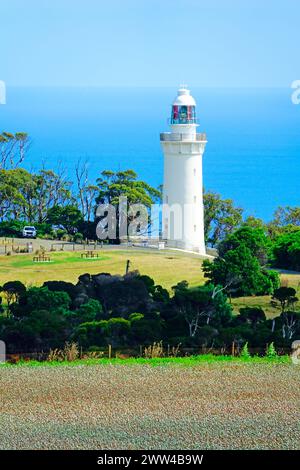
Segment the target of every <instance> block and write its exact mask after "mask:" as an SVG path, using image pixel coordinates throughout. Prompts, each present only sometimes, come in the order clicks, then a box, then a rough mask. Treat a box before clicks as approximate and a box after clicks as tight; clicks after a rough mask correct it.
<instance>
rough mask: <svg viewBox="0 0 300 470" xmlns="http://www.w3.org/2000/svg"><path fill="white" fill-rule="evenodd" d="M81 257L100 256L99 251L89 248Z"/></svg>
mask: <svg viewBox="0 0 300 470" xmlns="http://www.w3.org/2000/svg"><path fill="white" fill-rule="evenodd" d="M81 258H99V253H97V252H96V251H94V250H88V251H85V252H84V253H81Z"/></svg>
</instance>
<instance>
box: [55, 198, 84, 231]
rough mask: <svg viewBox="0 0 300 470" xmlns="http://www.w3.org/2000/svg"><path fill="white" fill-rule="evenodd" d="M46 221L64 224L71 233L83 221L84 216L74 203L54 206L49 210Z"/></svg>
mask: <svg viewBox="0 0 300 470" xmlns="http://www.w3.org/2000/svg"><path fill="white" fill-rule="evenodd" d="M46 221H47V223H48V224H51V225H63V226H64V227H65V228H66V229H67V231H68V232H69V233H71V232H72V231H74V229H76V227H78V226H79V225H80V224H81V223H82V222H83V217H82V214H81V212H80V210H79V209H78V208H77V207H75V206H73V205H67V206H54V207H51V208H50V209H49V210H48V212H47V219H46Z"/></svg>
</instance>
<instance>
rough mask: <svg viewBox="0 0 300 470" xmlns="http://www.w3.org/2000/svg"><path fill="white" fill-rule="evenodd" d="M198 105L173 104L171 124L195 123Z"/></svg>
mask: <svg viewBox="0 0 300 470" xmlns="http://www.w3.org/2000/svg"><path fill="white" fill-rule="evenodd" d="M195 123H196V107H195V106H179V105H176V104H174V105H173V106H172V116H171V124H195Z"/></svg>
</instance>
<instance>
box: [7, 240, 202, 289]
mask: <svg viewBox="0 0 300 470" xmlns="http://www.w3.org/2000/svg"><path fill="white" fill-rule="evenodd" d="M50 257H51V261H50V262H45V263H34V262H33V260H32V258H33V255H24V254H22V255H12V256H0V285H1V284H3V283H4V282H7V281H14V280H19V281H22V282H23V283H25V284H26V285H31V284H35V285H41V284H42V283H43V282H44V281H49V280H64V281H69V282H76V281H77V279H78V276H80V275H81V274H83V273H87V272H88V273H91V274H97V273H100V272H109V273H111V274H124V273H125V269H126V262H127V260H128V259H129V260H130V263H131V264H130V268H131V270H139V271H140V273H141V274H147V275H149V276H151V277H152V278H153V279H154V280H155V282H156V283H157V284H161V285H163V286H164V287H166V288H167V289H171V287H172V286H173V285H175V284H176V283H177V282H179V281H182V280H187V281H188V282H189V283H190V285H191V286H196V285H199V284H202V283H203V282H204V277H203V273H202V271H201V264H202V260H201V258H200V257H199V256H193V255H187V254H185V253H180V252H177V251H174V252H171V251H164V252H159V251H150V250H149V251H147V252H145V251H141V250H134V249H129V250H116V249H111V250H109V249H108V250H106V249H105V250H103V252H99V258H96V259H82V258H81V256H80V252H56V253H50Z"/></svg>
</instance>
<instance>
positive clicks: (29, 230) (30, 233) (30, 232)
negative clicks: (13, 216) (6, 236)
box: [22, 225, 36, 238]
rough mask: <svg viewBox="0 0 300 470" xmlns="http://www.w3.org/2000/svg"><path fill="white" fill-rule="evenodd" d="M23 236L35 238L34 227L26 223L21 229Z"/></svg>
mask: <svg viewBox="0 0 300 470" xmlns="http://www.w3.org/2000/svg"><path fill="white" fill-rule="evenodd" d="M22 235H23V237H24V238H36V228H35V227H33V226H31V225H26V227H24V228H23V230H22Z"/></svg>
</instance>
